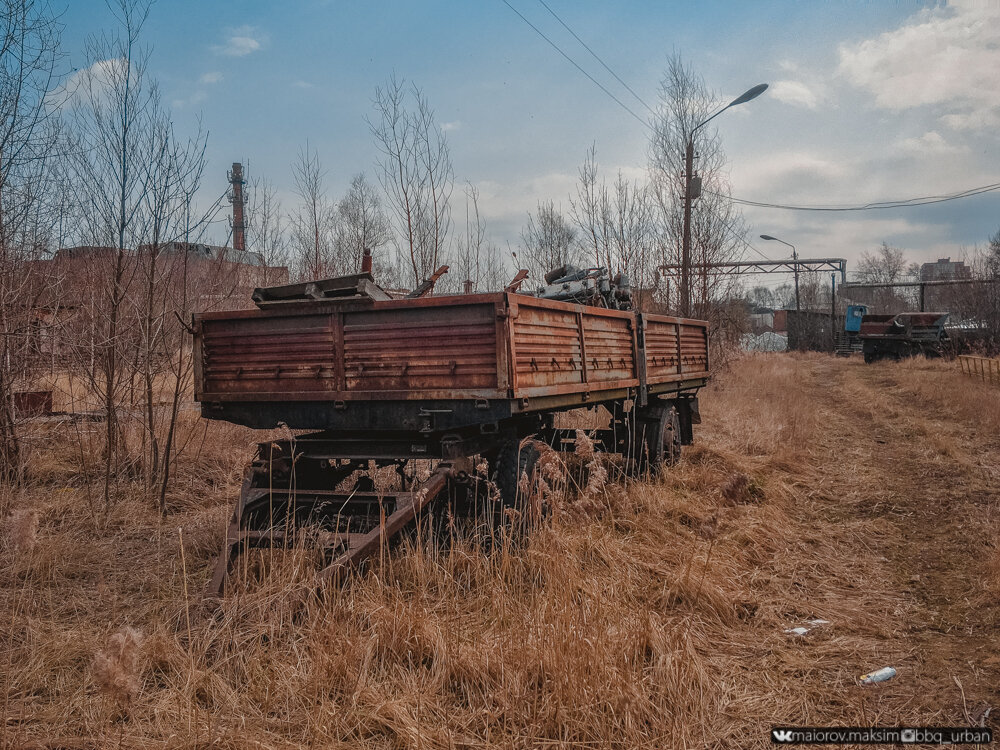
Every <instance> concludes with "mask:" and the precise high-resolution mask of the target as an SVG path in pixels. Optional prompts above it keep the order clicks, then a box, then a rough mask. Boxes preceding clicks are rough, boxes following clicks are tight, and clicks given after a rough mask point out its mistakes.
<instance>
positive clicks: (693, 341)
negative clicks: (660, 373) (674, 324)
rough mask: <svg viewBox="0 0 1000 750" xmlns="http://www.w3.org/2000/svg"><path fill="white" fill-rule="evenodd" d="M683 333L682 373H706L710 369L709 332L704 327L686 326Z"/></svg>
mask: <svg viewBox="0 0 1000 750" xmlns="http://www.w3.org/2000/svg"><path fill="white" fill-rule="evenodd" d="M680 331H681V372H682V373H684V374H686V373H696V372H705V371H706V370H707V369H708V330H707V329H706V328H705V327H704V326H693V325H684V324H681V326H680Z"/></svg>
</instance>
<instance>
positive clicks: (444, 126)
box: [441, 120, 462, 133]
mask: <svg viewBox="0 0 1000 750" xmlns="http://www.w3.org/2000/svg"><path fill="white" fill-rule="evenodd" d="M461 127H462V122H461V120H454V121H452V122H443V123H441V130H443V131H444V132H445V133H450V132H451V131H453V130H458V129H459V128H461Z"/></svg>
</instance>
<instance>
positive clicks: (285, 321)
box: [195, 293, 708, 428]
mask: <svg viewBox="0 0 1000 750" xmlns="http://www.w3.org/2000/svg"><path fill="white" fill-rule="evenodd" d="M640 315H641V317H640ZM195 325H196V330H197V336H196V341H195V347H196V348H195V353H196V357H195V358H196V363H195V364H196V383H195V398H196V399H197V400H199V401H201V402H203V403H205V404H206V409H205V414H206V416H210V417H213V418H218V419H229V418H232V419H233V421H240V422H241V423H245V422H246V417H245V416H243V417H239V418H237V417H236V416H235V415H238V414H245V411H246V408H249V407H250V405H251V404H254V405H256V406H255V407H254V408H258V409H260V410H261V411H262V413H265V412H266V413H268V414H271V413H277V412H279V411H280V409H281V407H280V404H283V403H286V404H287V403H289V402H299V403H301V404H306V403H309V402H329V404H330V405H331V408H332V409H338V408H341V407H337V406H335V405H337V404H343V405H345V408H346V405H348V404H351V403H354V402H367V403H386V402H411V403H412V402H421V401H438V402H440V401H452V402H455V401H463V400H464V401H470V402H471V401H475V402H480V401H485V402H489V403H490V404H495V403H496V402H498V401H509V402H511V403H518V402H520V403H524V402H525V401H528V402H536V403H537V402H539V400H545V401H546V402H549V403H552V402H551V397H553V396H561V397H563V398H562V399H561V402H560V403H561V408H572V407H573V406H578V405H580V404H587V403H599V402H603V401H607V400H610V399H614V398H617V396H616V395H615V394H616V393H618V392H619V391H621V390H622V389H630V390H633V391H635V392H636V393H637V394H640V397H641V394H643V393H645V392H646V390H647V388H648V387H649V386H651V385H653V384H663V383H668V382H678V383H679V382H682V381H691V380H693V379H696V378H699V377H707V371H708V338H707V323H705V322H703V321H696V320H688V319H682V318H674V317H670V316H662V315H652V314H640V313H635V312H630V311H619V310H606V309H601V308H595V307H589V306H585V305H577V304H570V303H566V302H558V301H555V300H545V299H538V298H535V297H529V296H525V295H520V294H514V293H502V294H485V295H455V296H446V297H429V298H421V299H411V300H392V301H369V302H367V303H365V304H361V303H358V302H354V301H352V302H344V303H340V304H335V303H332V302H326V301H316V302H312V303H304V304H299V303H295V304H290V305H288V306H281V307H279V308H275V309H272V308H268V309H263V310H248V311H247V310H245V311H238V312H233V313H207V314H204V315H200V316H197V318H196V321H195ZM640 334H641V337H642V338H641V341H640ZM240 403H245V404H247V407H246V408H243V409H237V408H236V407H237V405H238V404H240ZM227 404H232V405H233V406H232V407H228V406H227ZM267 404H271V405H272V406H271V407H268V406H267ZM317 407H318V408H319V409H321V410H322V411H323V412H324V413H328V412H329V411H330V410H329V409H327V407H326V406H321V405H320V404H317ZM508 411H519V412H523V411H524V409H523V408H515V407H511V408H510V409H508ZM293 413H295V412H294V410H293ZM299 413H301V411H300V412H299ZM230 415H233V416H230ZM486 416H487V415H486V414H485V413H484V414H483V415H482V417H483V418H484V420H485V421H490V420H486V419H485V418H486ZM282 421H286V422H287V423H288V424H289V426H290V427H296V425H294V424H292V423H291V422H290V421H287V420H282ZM338 425H339V420H338V419H337V414H336V413H330V424H329V426H330V427H336V426H338ZM254 426H265V425H261V424H255V425H254ZM302 426H303V427H307V428H315V427H317V426H318V425H317V424H315V423H314V422H312V423H310V424H308V425H305V424H304V425H302Z"/></svg>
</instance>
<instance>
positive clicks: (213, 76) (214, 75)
mask: <svg viewBox="0 0 1000 750" xmlns="http://www.w3.org/2000/svg"><path fill="white" fill-rule="evenodd" d="M222 79H223V75H222V73H220V72H219V71H217V70H215V71H212V72H210V73H203V74H202V76H201V78H199V79H198V83H200V84H201V85H203V86H207V85H210V84H213V83H219V82H220V81H221V80H222Z"/></svg>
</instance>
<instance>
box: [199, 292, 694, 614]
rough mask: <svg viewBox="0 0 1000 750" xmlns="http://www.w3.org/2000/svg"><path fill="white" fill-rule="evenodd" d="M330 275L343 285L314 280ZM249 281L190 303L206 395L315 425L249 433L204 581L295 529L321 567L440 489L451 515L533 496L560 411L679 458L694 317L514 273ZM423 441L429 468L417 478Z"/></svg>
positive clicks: (615, 443) (509, 507) (381, 536)
mask: <svg viewBox="0 0 1000 750" xmlns="http://www.w3.org/2000/svg"><path fill="white" fill-rule="evenodd" d="M352 285H353V286H352ZM354 291H356V292H357V293H356V294H353V292H354ZM334 293H335V294H340V295H344V294H351V295H352V296H348V297H344V296H341V297H340V298H337V299H326V298H324V295H326V294H334ZM310 296H312V297H313V298H312V299H309V297H310ZM255 299H256V300H257V302H258V306H259V308H260V309H257V310H242V311H235V312H224V313H203V314H201V315H197V316H195V319H194V346H195V398H196V399H197V400H198V401H200V402H201V404H202V413H203V415H204V416H205V417H208V418H210V419H221V420H226V421H229V422H234V423H237V424H242V425H246V426H249V427H254V428H274V427H278V426H281V425H285V426H287V427H288V428H290V429H292V430H318V432H312V433H308V434H299V435H295V436H288V437H287V438H285V439H280V440H269V441H267V442H264V443H261V444H259V446H258V450H257V457H256V459H255V461H254V462H253V464H252V466H251V467H250V470H249V472H248V474H247V476H246V479H245V480H244V483H243V488H242V491H241V494H240V498H239V501H238V502H237V505H236V508H235V510H234V512H233V516H232V519H231V521H230V525H229V529H228V531H227V534H226V546H225V548H224V550H223V552H222V554H221V555H220V558H219V562H218V564H217V566H216V569H215V573H214V574H213V577H212V580H211V582H210V584H209V587H208V593H209V595H211V596H218V595H221V593H222V591H223V587H224V585H225V582H226V580H227V577H228V574H229V571H230V569H231V567H232V564H233V562H234V561H235V559H236V558H237V556H238V555H239V554H241V553H242V552H243V551H244V550H246V549H248V548H253V547H261V546H276V545H278V546H280V545H285V544H288V543H290V542H291V541H292V540H293V539H296V538H304V537H303V536H302V533H303V530H304V529H309V530H311V531H310V533H312V532H315V531H316V529H317V528H318V529H319V530H320V531H321V532H323V533H322V534H321V535H320V536H322V538H323V539H325V540H326V541H325V542H324V548H325V550H326V559H327V561H328V565H327V566H326V567H325V568H324V569H323V571H322V572H321V573H320V574H319V575H320V579H321V580H326V579H329V578H331V577H334V576H336V575H339V571H342V570H344V569H346V568H350V567H352V566H354V565H357V564H358V563H360V562H361V561H363V560H364V559H366V558H368V557H370V556H371V555H372V554H373V553H375V552H376V551H377V550H378V549H380V548H381V545H383V544H384V543H385V542H386V541H387V539H388V538H390V537H392V536H393V535H394V534H395V533H397V532H399V531H400V530H401V529H402V528H404V527H405V526H406V525H407V524H408V523H410V522H412V521H413V520H414V518H416V517H418V515H419V514H420V513H421V511H422V510H423V509H424V508H426V507H428V505H429V504H430V503H431V502H442V498H447V502H448V503H449V517H451V515H453V514H455V513H459V512H464V513H467V514H469V515H471V516H472V517H473V518H477V517H480V516H479V514H480V513H481V511H482V510H483V506H484V505H485V506H487V507H486V508H485V509H486V511H487V512H492V513H493V514H494V515H493V518H494V519H496V518H501V517H502V516H504V515H507V516H509V514H510V513H511V512H514V513H516V514H517V513H521V512H522V511H526V508H525V506H524V505H523V503H524V497H523V495H524V488H525V487H527V488H528V489H529V491H530V488H531V487H532V486H534V485H533V482H534V466H535V461H537V460H538V456H539V451H540V450H541V448H542V447H543V446H542V443H547V444H548V445H550V446H552V447H553V448H555V449H556V450H572V445H573V438H574V436H575V431H573V430H571V429H567V427H566V425H562V426H559V427H557V426H556V419H555V414H556V413H557V412H566V411H570V410H572V409H576V408H579V407H596V406H598V405H601V406H604V407H606V408H607V410H608V412H609V413H610V423H609V424H607V425H606V426H605V427H601V428H600V429H596V430H592V431H591V434H592V435H593V442H594V444H595V446H596V448H597V449H598V450H603V451H606V452H610V453H617V454H621V455H622V456H623V467H624V469H625V470H626V471H628V472H630V473H636V472H640V471H648V470H656V469H657V468H658V467H660V466H663V465H668V464H669V463H671V462H673V461H674V460H676V458H677V457H678V455H679V451H680V446H681V444H685V443H689V442H691V439H692V425H693V424H694V423H696V422H698V421H699V419H698V409H697V393H698V390H699V388H701V387H702V386H703V385H705V383H706V382H707V379H708V374H709V361H708V332H707V324H706V323H705V322H703V321H697V320H687V319H679V318H673V317H667V316H662V315H651V314H644V313H638V312H634V311H630V310H614V309H605V308H600V307H594V306H590V305H581V304H573V303H568V302H562V301H555V300H550V299H543V298H538V297H531V296H527V295H522V294H517V293H514V292H510V291H508V292H503V293H496V294H472V295H460V296H438V297H423V298H417V299H403V300H392V299H389V298H388V295H386V294H385V293H384V292H383V291H382V290H379V289H377V288H374V287H372V285H371V284H370V276H366V275H365V274H361V275H359V276H357V277H342V279H332V280H325V281H323V282H315V283H310V284H304V285H298V286H296V285H291V286H289V287H281V288H275V289H272V290H258V292H257V293H255ZM605 418H606V419H607V416H606V415H605ZM477 455H478V456H481V457H483V458H484V459H486V460H485V461H476V462H475V463H474V462H473V461H471V460H470V457H472V456H477ZM414 459H416V460H414ZM428 459H429V460H430V462H431V463H430V466H432V467H433V471H432V472H431V474H430V475H429V476H423V477H422V478H421V476H422V475H421V472H419V471H418V470H417V469H416V467H417V466H418V465H419V464H420V460H424V461H425V462H426V460H428ZM373 461H374V465H375V467H377V468H378V467H380V468H381V469H386V468H389V467H394V468H395V471H396V472H397V473H398V484H399V486H398V487H397V488H395V489H393V490H391V491H387V490H386V489H385V488H384V487H382V488H380V489H376V487H375V486H374V484H373V479H372V478H371V476H370V474H371V468H372V462H373ZM484 466H488V467H489V468H488V471H487V474H486V476H481V472H482V467H484ZM390 470H391V469H390ZM480 480H483V481H480ZM483 487H492V488H493V490H487V491H486V492H485V493H484V492H483V489H482V488H483ZM470 508H472V509H473V510H472V511H469V509H470ZM463 509H464V510H463ZM497 510H500V511H501V513H500V514H497V513H496V511H497ZM306 536H308V534H307V535H306ZM309 538H312V539H316V538H318V537H317V536H316V534H315V533H312V536H310V537H309Z"/></svg>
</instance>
